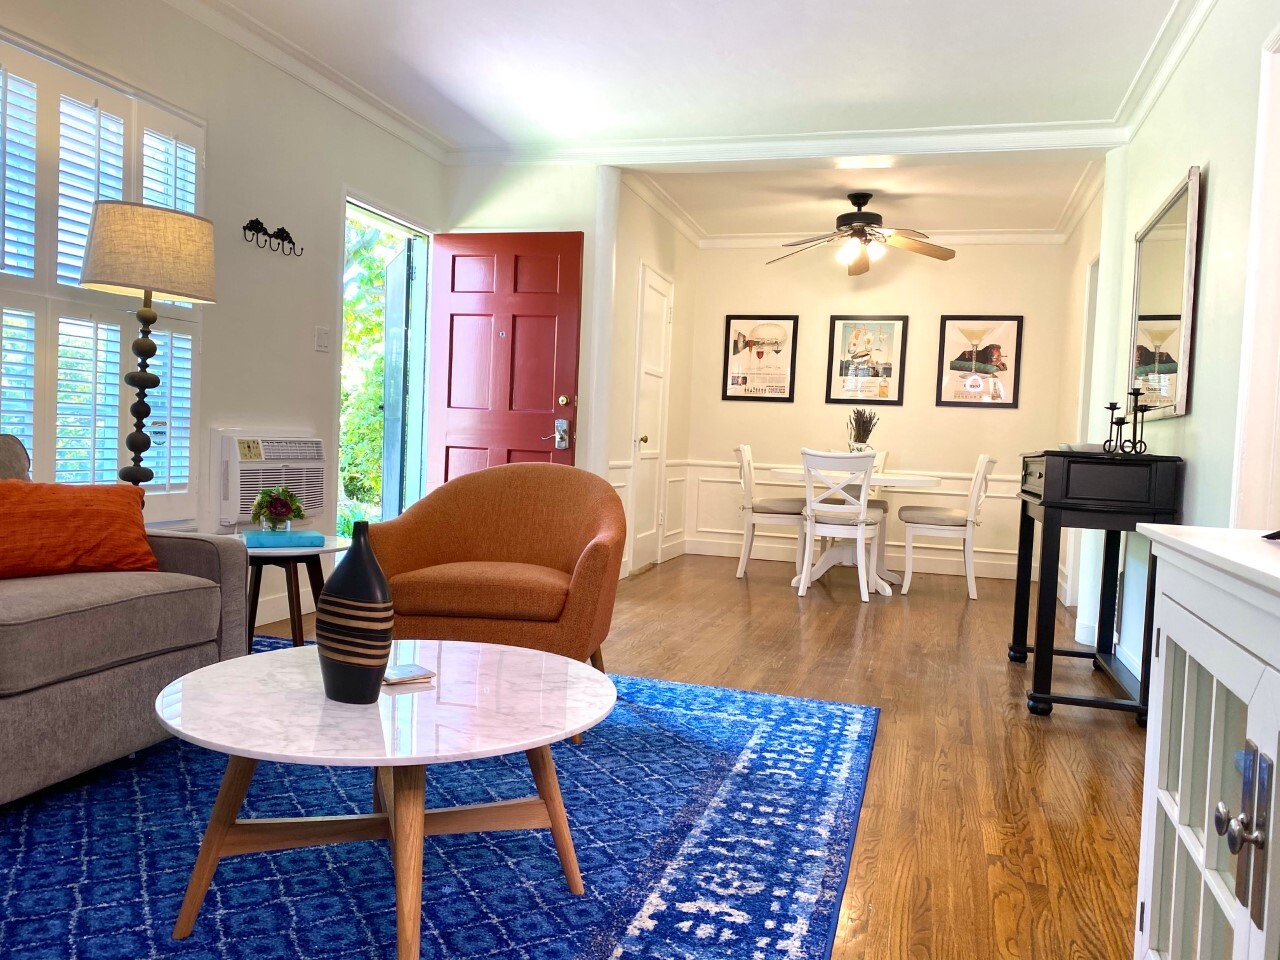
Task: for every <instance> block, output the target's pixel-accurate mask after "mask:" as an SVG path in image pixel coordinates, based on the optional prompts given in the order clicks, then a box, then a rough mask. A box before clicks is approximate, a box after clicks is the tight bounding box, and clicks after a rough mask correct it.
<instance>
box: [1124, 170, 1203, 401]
mask: <svg viewBox="0 0 1280 960" xmlns="http://www.w3.org/2000/svg"><path fill="white" fill-rule="evenodd" d="M1199 234H1200V168H1199V167H1192V168H1191V170H1190V172H1188V174H1187V177H1186V179H1185V180H1183V181H1182V182H1181V183H1179V184H1178V188H1177V189H1176V190H1174V191H1173V194H1172V195H1171V196H1170V197H1169V198H1168V199H1167V200H1166V201H1165V202H1164V204H1163V205H1162V206H1161V207H1160V209H1159V210H1157V211H1156V213H1155V215H1154V216H1153V217H1152V218H1151V219H1150V220H1148V221H1147V223H1146V225H1145V226H1144V227H1143V228H1142V229H1141V230H1139V231H1138V235H1137V248H1136V250H1135V253H1134V263H1133V274H1134V276H1133V332H1132V340H1131V342H1132V350H1131V351H1130V356H1131V358H1132V362H1131V367H1130V376H1129V380H1130V386H1131V387H1137V388H1139V389H1141V390H1142V401H1141V402H1142V403H1145V404H1147V405H1148V406H1149V407H1150V408H1151V409H1150V411H1149V412H1148V413H1147V419H1148V420H1159V419H1163V418H1166V417H1181V416H1183V415H1184V414H1186V412H1187V398H1188V394H1189V387H1190V382H1191V334H1192V328H1193V327H1194V325H1195V304H1196V249H1197V246H1198V243H1197V241H1198V238H1199Z"/></svg>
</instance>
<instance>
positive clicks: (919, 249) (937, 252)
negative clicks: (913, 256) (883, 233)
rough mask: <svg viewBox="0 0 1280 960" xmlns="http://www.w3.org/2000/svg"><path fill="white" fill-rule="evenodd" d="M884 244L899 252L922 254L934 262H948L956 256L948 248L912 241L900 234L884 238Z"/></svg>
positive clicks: (921, 241)
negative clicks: (895, 248)
mask: <svg viewBox="0 0 1280 960" xmlns="http://www.w3.org/2000/svg"><path fill="white" fill-rule="evenodd" d="M884 242H885V243H887V244H888V245H889V246H891V247H897V248H898V249H899V250H906V251H907V252H908V253H923V254H924V255H925V256H926V257H933V259H935V260H950V259H951V258H952V257H954V256H955V255H956V252H955V251H954V250H952V249H950V248H949V247H940V246H938V245H937V244H936V243H925V242H924V241H923V240H913V239H911V238H910V237H904V236H903V235H902V234H900V233H893V234H890V235H889V236H887V237H885V238H884Z"/></svg>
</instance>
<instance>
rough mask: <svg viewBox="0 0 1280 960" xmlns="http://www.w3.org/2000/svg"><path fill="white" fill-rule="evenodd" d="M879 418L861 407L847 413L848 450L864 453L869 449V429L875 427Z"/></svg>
mask: <svg viewBox="0 0 1280 960" xmlns="http://www.w3.org/2000/svg"><path fill="white" fill-rule="evenodd" d="M879 422H880V418H879V417H877V416H876V415H875V413H874V412H872V411H870V410H864V409H862V408H861V407H857V408H855V409H854V411H853V413H851V414H849V452H850V453H865V452H866V451H868V450H870V449H871V443H870V440H871V431H872V430H874V429H875V428H876V424H877V423H879Z"/></svg>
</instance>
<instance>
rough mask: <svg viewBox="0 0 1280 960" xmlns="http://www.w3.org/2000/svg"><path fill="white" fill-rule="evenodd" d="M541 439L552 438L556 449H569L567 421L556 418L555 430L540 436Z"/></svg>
mask: <svg viewBox="0 0 1280 960" xmlns="http://www.w3.org/2000/svg"><path fill="white" fill-rule="evenodd" d="M542 439H543V440H554V441H555V442H556V449H557V450H568V449H569V421H568V420H557V421H556V423H555V432H554V433H552V434H551V435H550V436H546V437H543V438H542Z"/></svg>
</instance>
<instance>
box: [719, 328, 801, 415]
mask: <svg viewBox="0 0 1280 960" xmlns="http://www.w3.org/2000/svg"><path fill="white" fill-rule="evenodd" d="M764 324H776V325H778V326H781V327H783V328H784V337H783V338H782V339H780V340H779V341H778V342H777V343H776V344H775V345H773V346H767V347H766V348H765V352H772V353H774V354H778V353H781V352H782V349H783V347H784V346H785V345H789V346H790V350H791V359H790V363H789V364H787V365H786V371H787V372H786V380H785V383H783V384H778V383H777V382H776V380H777V378H778V376H780V374H779V373H769V372H765V371H767V369H768V368H767V366H766V367H765V368H764V371H762V370H761V369H760V368H756V369H754V370H753V369H752V368H751V366H750V360H751V358H750V354H751V353H753V352H755V351H754V350H752V347H753V346H754V345H755V344H756V341H754V340H753V339H752V338H751V333H752V331H753V330H754V329H755V328H757V327H760V326H762V325H764ZM735 325H736V327H737V329H736V330H735ZM799 327H800V316H799V314H757V313H731V314H728V315H726V316H725V318H724V370H723V372H722V373H721V376H720V399H721V400H745V401H749V402H753V403H793V402H795V397H796V336H797V334H798V332H799ZM768 343H769V344H773V342H772V341H768ZM774 347H776V349H775V348H774ZM756 359H757V361H764V359H765V358H764V357H757V358H756ZM731 376H732V380H731ZM738 381H740V382H738ZM780 386H781V387H783V388H785V389H784V390H783V392H778V388H779V387H780Z"/></svg>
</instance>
